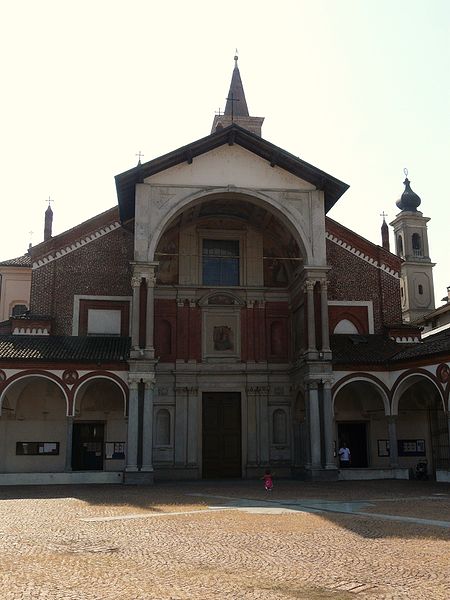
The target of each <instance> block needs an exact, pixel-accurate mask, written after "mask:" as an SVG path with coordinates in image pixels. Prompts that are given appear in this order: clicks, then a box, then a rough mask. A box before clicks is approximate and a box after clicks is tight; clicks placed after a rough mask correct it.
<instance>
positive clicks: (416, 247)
mask: <svg viewBox="0 0 450 600" xmlns="http://www.w3.org/2000/svg"><path fill="white" fill-rule="evenodd" d="M411 241H412V248H413V254H414V256H422V240H421V239H420V235H419V234H418V233H413V234H412V239H411Z"/></svg>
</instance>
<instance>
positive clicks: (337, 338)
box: [330, 334, 405, 364]
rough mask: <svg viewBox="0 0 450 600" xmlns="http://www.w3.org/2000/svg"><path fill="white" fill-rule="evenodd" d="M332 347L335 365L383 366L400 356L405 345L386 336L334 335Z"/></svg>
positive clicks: (332, 336)
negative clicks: (399, 353) (394, 357)
mask: <svg viewBox="0 0 450 600" xmlns="http://www.w3.org/2000/svg"><path fill="white" fill-rule="evenodd" d="M330 346H331V351H332V353H333V364H335V363H337V364H339V363H346V364H347V363H363V364H382V363H386V362H388V361H389V359H391V358H392V357H393V356H395V355H396V354H398V352H400V350H402V349H403V348H404V346H405V345H404V344H399V343H397V342H394V340H391V339H390V338H389V337H386V336H384V335H348V334H334V335H331V336H330Z"/></svg>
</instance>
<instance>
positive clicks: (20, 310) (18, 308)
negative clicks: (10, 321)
mask: <svg viewBox="0 0 450 600" xmlns="http://www.w3.org/2000/svg"><path fill="white" fill-rule="evenodd" d="M27 310H28V308H27V307H26V306H25V304H15V305H14V306H13V309H12V312H11V314H12V316H13V317H18V316H19V315H23V314H25V313H26V312H27Z"/></svg>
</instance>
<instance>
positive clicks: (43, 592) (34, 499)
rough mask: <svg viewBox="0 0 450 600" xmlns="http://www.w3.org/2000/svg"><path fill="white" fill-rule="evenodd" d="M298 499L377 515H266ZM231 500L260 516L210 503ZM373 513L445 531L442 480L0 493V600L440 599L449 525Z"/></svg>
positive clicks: (448, 512)
mask: <svg viewBox="0 0 450 600" xmlns="http://www.w3.org/2000/svg"><path fill="white" fill-rule="evenodd" d="M214 496H216V498H214ZM217 497H219V498H217ZM220 497H222V498H220ZM224 497H228V498H232V499H234V501H233V500H226V499H224ZM239 499H244V500H239ZM308 499H309V500H311V501H312V500H328V501H332V500H335V501H344V502H345V501H357V500H363V501H368V502H370V503H371V505H372V506H371V507H370V508H369V509H367V510H366V512H371V513H373V514H374V516H373V517H361V516H355V515H351V514H345V513H330V512H324V513H308V512H304V510H303V509H301V507H300V506H299V510H298V511H294V512H288V513H286V512H281V514H276V511H275V513H274V512H271V507H275V508H276V507H277V506H278V507H279V506H282V505H283V502H289V503H292V502H296V501H299V502H301V501H307V500H308ZM261 501H262V504H261ZM239 503H243V504H245V505H246V506H250V507H251V506H252V505H253V504H254V505H255V506H256V505H259V506H263V507H264V506H267V507H268V509H267V510H265V509H258V510H262V512H251V511H250V512H248V511H247V510H245V511H244V510H236V509H228V510H218V511H211V510H210V509H209V508H208V507H211V506H224V507H226V506H228V507H230V506H236V505H238V504H239ZM290 506H291V508H292V505H290ZM192 511H195V512H192ZM170 513H186V514H172V515H171V514H170ZM377 513H380V514H381V513H383V514H392V515H406V516H408V517H411V516H412V517H417V518H420V519H427V518H428V519H435V520H440V521H447V522H449V523H450V485H448V484H436V483H432V482H400V481H394V482H392V481H390V482H337V483H332V484H319V483H302V482H294V481H276V482H275V489H274V492H273V493H272V494H268V493H266V492H264V490H263V489H262V482H247V481H245V482H223V483H216V482H215V483H209V482H191V483H178V484H174V483H167V484H156V485H155V486H153V487H124V486H48V487H41V486H39V487H35V486H33V487H3V488H0V598H1V599H2V600H44V599H45V600H119V599H120V600H150V599H151V600H216V599H217V600H219V599H220V600H224V599H234V598H236V599H240V598H242V599H249V600H250V599H252V600H253V599H264V600H265V599H269V598H270V599H271V600H288V599H305V600H319V599H320V600H324V599H327V600H328V599H334V600H352V599H354V600H363V599H370V600H378V599H380V600H381V599H383V600H397V599H398V600H400V599H406V598H407V599H408V600H415V599H422V598H427V600H440V599H442V600H444V599H445V600H448V599H449V598H450V528H445V527H433V526H424V525H419V524H416V523H401V522H393V521H386V520H383V519H382V518H379V517H377V516H376V514H377ZM139 515H142V517H143V518H139ZM149 515H155V516H154V517H151V516H149ZM126 516H128V517H129V518H119V519H116V520H101V521H85V520H83V519H89V518H93V517H98V518H106V517H126Z"/></svg>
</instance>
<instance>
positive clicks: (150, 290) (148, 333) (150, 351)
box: [145, 265, 156, 358]
mask: <svg viewBox="0 0 450 600" xmlns="http://www.w3.org/2000/svg"><path fill="white" fill-rule="evenodd" d="M145 280H146V282H147V309H146V327H145V354H146V356H147V358H154V357H155V343H154V321H155V282H156V276H155V265H151V266H149V267H148V272H147V273H146V274H145Z"/></svg>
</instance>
